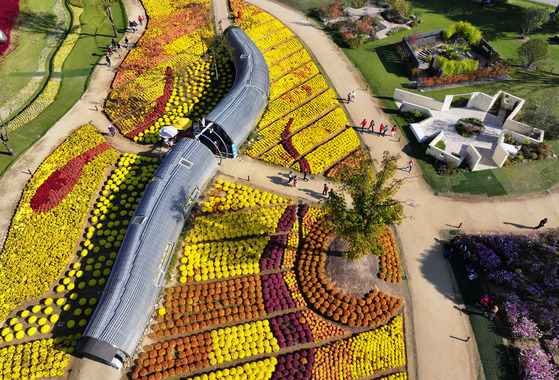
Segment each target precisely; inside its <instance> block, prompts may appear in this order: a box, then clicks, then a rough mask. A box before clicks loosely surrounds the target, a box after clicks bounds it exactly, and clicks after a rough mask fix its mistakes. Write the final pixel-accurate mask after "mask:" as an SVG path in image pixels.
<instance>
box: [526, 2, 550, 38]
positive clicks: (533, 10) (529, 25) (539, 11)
mask: <svg viewBox="0 0 559 380" xmlns="http://www.w3.org/2000/svg"><path fill="white" fill-rule="evenodd" d="M547 20H549V12H548V11H547V9H545V8H538V7H528V8H523V9H522V11H521V12H520V26H521V28H522V36H523V37H527V36H528V35H529V34H530V33H532V32H533V31H534V30H536V29H538V28H541V26H542V25H543V24H545V23H546V22H547Z"/></svg>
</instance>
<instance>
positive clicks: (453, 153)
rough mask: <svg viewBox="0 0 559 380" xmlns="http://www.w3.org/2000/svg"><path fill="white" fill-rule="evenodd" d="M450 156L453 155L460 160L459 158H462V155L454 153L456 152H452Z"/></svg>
mask: <svg viewBox="0 0 559 380" xmlns="http://www.w3.org/2000/svg"><path fill="white" fill-rule="evenodd" d="M452 155H453V156H454V157H458V158H461V157H462V155H461V154H460V153H456V152H452Z"/></svg>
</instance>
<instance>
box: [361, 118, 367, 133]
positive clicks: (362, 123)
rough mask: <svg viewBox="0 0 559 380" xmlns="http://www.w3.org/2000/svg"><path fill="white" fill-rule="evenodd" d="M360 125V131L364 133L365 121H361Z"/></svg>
mask: <svg viewBox="0 0 559 380" xmlns="http://www.w3.org/2000/svg"><path fill="white" fill-rule="evenodd" d="M360 125H361V131H364V130H365V127H366V126H367V119H363V121H362V122H361V124H360Z"/></svg>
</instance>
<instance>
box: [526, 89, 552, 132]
mask: <svg viewBox="0 0 559 380" xmlns="http://www.w3.org/2000/svg"><path fill="white" fill-rule="evenodd" d="M522 121H524V122H525V123H527V124H528V125H530V126H531V127H535V128H539V129H543V130H544V131H545V132H546V133H547V134H548V136H546V137H552V138H555V137H557V136H558V135H559V91H557V89H555V88H550V89H548V90H546V91H544V92H543V93H542V94H539V96H538V101H537V103H535V104H534V106H533V107H530V108H527V109H526V111H525V112H524V114H523V115H522Z"/></svg>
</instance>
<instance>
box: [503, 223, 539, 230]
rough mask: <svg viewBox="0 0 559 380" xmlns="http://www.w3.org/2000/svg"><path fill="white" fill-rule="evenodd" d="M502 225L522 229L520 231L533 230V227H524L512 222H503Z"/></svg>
mask: <svg viewBox="0 0 559 380" xmlns="http://www.w3.org/2000/svg"><path fill="white" fill-rule="evenodd" d="M503 224H508V225H511V226H513V227H516V228H522V229H525V230H533V229H534V227H533V226H525V225H523V224H518V223H512V222H503Z"/></svg>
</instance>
